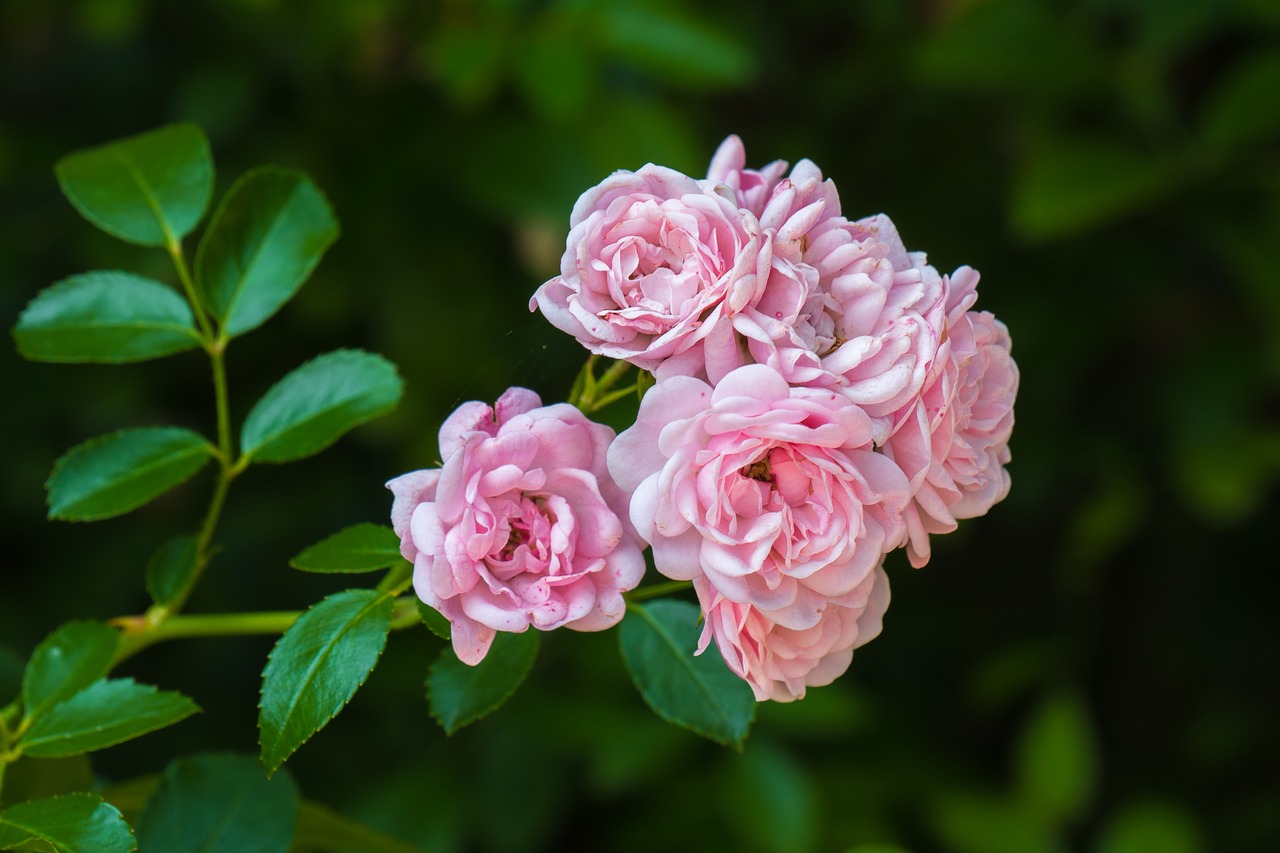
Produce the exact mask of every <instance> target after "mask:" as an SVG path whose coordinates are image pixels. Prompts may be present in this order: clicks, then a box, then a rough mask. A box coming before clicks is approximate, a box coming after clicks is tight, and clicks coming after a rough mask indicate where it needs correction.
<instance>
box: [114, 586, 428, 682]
mask: <svg viewBox="0 0 1280 853" xmlns="http://www.w3.org/2000/svg"><path fill="white" fill-rule="evenodd" d="M407 585H408V584H407V583H406V584H405V586H407ZM392 594H393V595H394V594H396V593H394V592H393V593H392ZM301 615H302V611H301V610H274V611H263V612H254V613H202V614H199V615H193V616H189V615H174V616H169V617H167V618H165V619H164V620H163V621H160V622H156V621H154V620H152V619H149V618H148V617H147V616H145V615H144V616H121V617H119V618H116V619H112V620H111V624H113V625H115V626H116V627H118V628H120V629H121V631H122V635H123V636H122V637H121V639H120V650H119V651H118V652H117V653H116V659H115V663H116V664H118V663H120V662H121V661H123V660H125V659H126V658H130V657H132V656H133V655H135V654H137V653H138V652H140V651H142V650H143V649H145V648H147V647H149V646H154V645H155V644H156V643H163V642H165V641H166V640H179V639H184V638H191V637H247V636H255V635H272V634H283V633H284V632H285V631H287V630H289V626H290V625H292V624H293V623H294V622H296V621H297V620H298V617H299V616H301ZM420 621H421V620H420V619H419V618H418V608H417V602H416V599H415V598H414V596H411V595H409V596H404V597H403V598H397V599H396V600H395V604H394V607H393V609H392V614H391V630H393V631H398V630H401V629H403V628H410V627H413V626H414V625H417V624H418V623H419V622H420Z"/></svg>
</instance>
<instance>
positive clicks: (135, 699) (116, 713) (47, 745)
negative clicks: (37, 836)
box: [18, 678, 200, 758]
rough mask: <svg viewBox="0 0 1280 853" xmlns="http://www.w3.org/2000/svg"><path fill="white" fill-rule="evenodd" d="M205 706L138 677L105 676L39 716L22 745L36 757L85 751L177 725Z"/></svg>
mask: <svg viewBox="0 0 1280 853" xmlns="http://www.w3.org/2000/svg"><path fill="white" fill-rule="evenodd" d="M199 710H200V708H199V707H198V706H197V705H196V703H195V702H192V701H191V700H190V699H188V698H187V697H186V696H183V695H182V694H181V693H177V692H174V691H172V690H157V689H156V688H155V687H152V686H151V685H149V684H138V683H137V682H136V681H134V680H133V679H132V678H113V679H103V680H100V681H95V682H94V683H93V684H91V685H89V686H88V687H86V688H85V689H84V690H81V691H80V692H79V693H77V694H75V695H74V696H72V697H71V698H70V699H64V700H63V701H61V702H59V703H58V704H56V705H54V706H53V707H52V708H50V709H49V710H47V711H45V712H44V713H43V714H41V715H40V716H39V717H37V718H36V720H35V722H34V723H32V724H31V728H29V729H27V732H26V734H25V735H23V736H22V738H21V740H19V741H18V745H19V746H21V747H22V751H23V753H24V754H26V755H30V756H32V757H34V758H63V757H65V756H68V755H79V754H80V753H82V752H93V751H94V750H98V749H103V748H104V747H108V746H114V745H115V744H117V743H123V742H124V741H126V740H132V739H133V738H136V737H139V736H140V735H144V734H146V733H147V732H153V731H155V730H156V729H162V728H164V727H165V726H170V725H173V724H174V723H176V722H178V721H179V720H183V719H186V718H187V717H189V716H191V715H192V714H194V713H196V712H197V711H199Z"/></svg>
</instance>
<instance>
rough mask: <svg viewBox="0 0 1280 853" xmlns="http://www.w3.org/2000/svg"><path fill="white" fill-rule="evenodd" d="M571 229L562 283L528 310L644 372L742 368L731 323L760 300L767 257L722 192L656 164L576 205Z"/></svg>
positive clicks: (753, 229) (753, 225) (543, 290)
mask: <svg viewBox="0 0 1280 853" xmlns="http://www.w3.org/2000/svg"><path fill="white" fill-rule="evenodd" d="M569 225H570V231H569V238H568V241H567V246H566V250H565V254H564V257H563V259H562V261H561V268H560V275H559V276H557V277H555V278H553V279H551V280H550V281H548V282H546V283H545V284H543V285H542V286H541V287H540V288H538V291H537V292H536V293H535V294H534V297H533V299H532V300H531V301H530V304H529V307H530V309H531V310H534V309H536V310H541V311H542V313H543V314H544V315H545V316H546V318H547V319H548V320H549V321H550V322H551V324H552V325H554V326H555V327H556V328H558V329H561V330H563V331H565V332H568V333H569V334H571V335H573V336H574V337H575V338H577V339H578V341H579V342H580V343H582V345H583V346H585V347H586V348H587V349H588V350H590V351H591V352H594V353H599V354H601V355H606V356H609V357H610V358H617V359H623V360H625V361H629V362H631V363H632V364H635V365H636V366H638V367H640V368H642V369H644V370H650V371H657V372H659V373H679V374H690V375H705V376H708V377H710V378H712V379H713V380H714V379H718V378H719V377H721V376H723V375H724V374H725V373H728V372H729V371H730V370H732V369H733V368H735V367H738V366H740V365H742V364H743V363H745V362H746V356H745V354H744V353H743V347H742V346H740V344H739V341H738V338H737V336H736V335H735V333H734V330H733V322H734V318H735V316H737V315H738V314H740V313H742V312H744V311H746V310H748V309H749V308H752V307H753V306H754V305H755V304H756V303H757V302H758V301H759V299H760V298H761V295H762V294H763V292H764V286H765V282H766V280H767V278H768V272H769V267H770V254H769V246H768V240H767V239H764V238H763V237H762V235H761V233H760V225H759V222H758V221H757V219H756V217H755V216H754V215H752V214H751V213H750V212H749V211H746V210H741V209H740V208H739V206H738V203H737V200H736V199H735V197H734V195H733V193H732V192H731V191H729V190H728V189H727V188H726V187H724V186H722V185H717V184H715V183H713V182H710V181H696V180H694V179H693V178H690V177H688V176H686V175H683V174H681V173H679V172H676V171H673V170H671V169H666V168H663V167H660V166H654V165H648V166H645V167H643V168H642V169H640V170H639V171H638V172H617V173H615V174H613V175H612V176H611V177H609V178H608V179H606V180H605V181H604V182H603V183H601V184H599V185H598V186H596V187H594V188H592V189H590V190H588V191H587V192H586V193H584V194H583V195H582V197H581V198H579V199H578V202H577V204H575V205H574V208H573V214H572V215H571V217H570V220H569ZM792 301H793V303H794V306H795V307H793V309H792V310H793V311H794V310H795V308H796V307H798V305H799V303H800V301H801V299H800V297H799V295H797V296H796V297H795V298H793V300H792ZM667 362H670V364H666V365H665V367H664V364H665V363H667Z"/></svg>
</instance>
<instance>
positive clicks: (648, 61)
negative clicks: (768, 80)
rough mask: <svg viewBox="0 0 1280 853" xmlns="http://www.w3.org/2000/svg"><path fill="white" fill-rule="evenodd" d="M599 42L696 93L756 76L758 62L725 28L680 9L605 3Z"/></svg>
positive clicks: (649, 71) (618, 54)
mask: <svg viewBox="0 0 1280 853" xmlns="http://www.w3.org/2000/svg"><path fill="white" fill-rule="evenodd" d="M597 14H598V16H599V17H598V21H597V24H598V32H597V33H596V38H597V39H598V40H599V42H600V43H601V45H602V46H604V47H605V48H606V49H608V50H609V51H611V52H612V53H613V54H615V55H617V56H619V57H621V58H622V59H625V60H626V61H627V62H629V63H631V64H632V65H634V66H636V67H637V68H640V69H643V70H644V71H646V72H648V73H650V74H653V75H655V76H657V77H660V78H663V79H665V80H667V81H669V82H671V83H675V84H678V85H683V86H686V87H688V88H691V89H713V88H717V87H727V86H734V85H738V84H741V83H744V82H746V81H747V80H749V79H750V78H751V77H752V76H754V74H755V71H756V67H755V57H754V55H753V54H752V52H751V51H750V50H748V49H747V47H746V46H745V45H744V44H743V43H742V41H741V40H740V39H738V38H735V37H734V36H733V35H732V34H731V33H730V32H729V31H728V30H726V29H725V28H724V27H722V26H713V25H711V24H708V23H704V22H703V21H701V20H698V19H696V18H694V17H691V16H690V15H689V14H688V13H687V12H685V11H684V10H682V9H679V8H673V7H670V6H664V5H661V4H653V3H618V2H615V3H604V4H600V6H599V7H598V9H597Z"/></svg>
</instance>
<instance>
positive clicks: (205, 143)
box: [53, 121, 217, 246]
mask: <svg viewBox="0 0 1280 853" xmlns="http://www.w3.org/2000/svg"><path fill="white" fill-rule="evenodd" d="M178 128H191V129H193V130H195V131H196V134H197V136H199V138H200V145H201V148H203V149H204V155H205V159H206V160H208V162H209V191H208V193H207V194H206V196H205V200H204V204H203V205H201V207H200V215H199V216H197V217H196V221H195V222H194V223H192V225H191V230H192V231H193V230H195V227H196V226H197V225H199V224H200V220H202V219H204V215H205V214H206V213H208V212H209V202H210V201H211V200H212V199H213V187H214V183H215V179H216V178H217V172H216V171H215V168H214V163H213V152H212V150H211V149H210V147H209V137H208V136H207V135H206V134H205V132H204V128H202V127H200V125H198V124H196V123H195V122H192V121H181V122H175V123H173V124H167V125H163V126H162V127H157V128H153V129H152V130H147V131H143V132H142V133H135V134H132V135H130V136H126V137H123V138H121V139H114V140H112V141H110V142H104V143H102V144H101V145H94V146H92V147H90V148H82V149H80V150H79V151H72V152H71V153H70V154H67V155H65V156H63V157H59V158H58V161H57V162H56V163H54V164H53V173H54V175H55V176H56V177H57V179H58V187H59V189H61V190H62V195H63V196H64V197H65V198H66V199H67V201H69V202H71V206H72V207H74V208H75V209H76V212H77V213H79V214H80V215H81V216H83V217H84V218H85V219H87V220H89V222H90V223H92V224H93V226H94V227H95V228H98V229H99V230H100V231H103V232H105V233H107V234H110V235H111V236H112V237H115V238H116V239H117V240H121V241H123V242H125V243H130V244H132V245H134V246H163V245H164V243H163V242H162V243H143V242H139V241H138V240H135V239H133V238H132V237H126V236H125V235H123V234H121V233H120V232H119V231H116V230H115V229H114V228H112V227H110V226H108V225H107V224H106V223H105V222H103V221H102V220H101V219H100V218H99V217H98V216H97V215H95V214H93V213H90V212H89V210H88V209H87V208H85V207H83V206H81V204H80V201H79V199H78V198H77V197H76V196H75V194H74V193H72V192H71V191H70V190H68V189H67V183H66V181H65V180H64V179H63V177H62V168H63V164H64V163H66V162H67V161H68V160H70V159H71V158H73V157H76V156H78V155H82V154H90V153H94V152H98V151H104V150H106V149H109V148H114V147H117V146H120V145H123V144H125V143H128V142H131V141H133V140H135V139H137V138H139V137H142V136H149V135H151V134H154V133H159V132H160V131H164V130H176V129H178ZM113 153H115V155H116V157H117V159H119V160H120V162H121V164H122V165H123V166H124V168H125V170H126V171H128V172H129V174H130V175H131V176H132V177H133V179H134V181H136V182H137V184H138V188H139V189H140V190H141V191H142V194H143V196H145V197H146V200H147V206H148V207H150V208H151V212H152V214H153V215H154V216H155V218H156V222H158V223H159V224H160V231H161V233H162V234H164V235H165V237H166V238H167V239H171V240H181V239H182V238H183V237H186V236H187V234H189V233H191V231H187V232H185V233H183V234H174V233H173V231H171V230H170V229H169V222H168V220H167V219H165V217H164V216H163V215H161V211H160V209H159V202H158V201H157V200H156V196H155V193H154V192H152V189H151V185H150V184H148V183H147V182H146V181H144V180H142V176H141V175H140V174H139V173H138V168H137V165H136V164H135V163H134V162H133V161H132V160H131V159H129V158H128V157H125V156H123V155H121V154H120V153H119V152H118V151H117V152H113Z"/></svg>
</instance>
